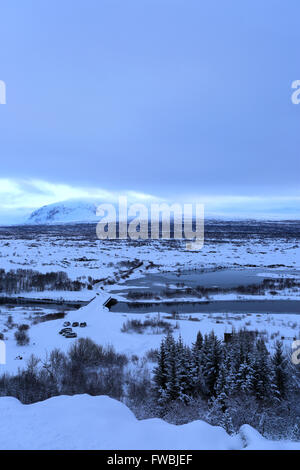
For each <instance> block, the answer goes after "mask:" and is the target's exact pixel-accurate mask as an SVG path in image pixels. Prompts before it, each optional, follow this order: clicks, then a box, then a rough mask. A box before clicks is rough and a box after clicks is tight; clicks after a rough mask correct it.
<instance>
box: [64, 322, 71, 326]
mask: <svg viewBox="0 0 300 470" xmlns="http://www.w3.org/2000/svg"><path fill="white" fill-rule="evenodd" d="M63 326H71V322H69V321H65V322H64V324H63Z"/></svg>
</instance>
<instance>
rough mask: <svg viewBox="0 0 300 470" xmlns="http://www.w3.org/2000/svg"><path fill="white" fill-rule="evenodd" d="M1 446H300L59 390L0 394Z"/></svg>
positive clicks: (248, 429)
mask: <svg viewBox="0 0 300 470" xmlns="http://www.w3.org/2000/svg"><path fill="white" fill-rule="evenodd" d="M0 416H1V422H0V449H108V450H109V449H119V450H122V449H181V450H188V449H216V450H218V449H228V450H229V449H241V448H243V447H245V445H246V448H248V449H292V448H293V449H295V448H298V449H300V444H295V443H288V442H271V441H267V440H266V439H264V438H262V436H261V435H260V434H259V433H258V432H257V431H255V430H254V429H252V428H251V427H250V426H247V425H245V426H243V427H242V428H241V433H240V435H237V436H229V435H228V434H227V433H226V432H225V430H224V429H222V428H221V427H215V426H211V425H209V424H207V423H205V422H204V421H193V422H192V423H188V424H185V425H182V426H175V425H173V424H168V423H166V422H165V421H162V420H160V419H148V420H142V421H138V420H137V419H136V418H135V416H134V415H133V413H132V412H131V411H130V410H129V409H128V408H127V407H126V406H125V405H124V404H122V403H120V402H118V401H116V400H113V399H112V398H109V397H107V396H98V397H91V396H89V395H75V396H72V397H70V396H60V397H54V398H50V399H49V400H46V401H43V402H39V403H35V404H33V405H22V404H21V403H20V402H19V401H18V400H17V399H15V398H8V397H4V398H0Z"/></svg>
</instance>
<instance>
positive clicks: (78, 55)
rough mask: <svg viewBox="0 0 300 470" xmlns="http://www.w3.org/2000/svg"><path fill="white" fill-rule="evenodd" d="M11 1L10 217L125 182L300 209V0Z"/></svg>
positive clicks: (2, 196) (172, 194) (4, 193)
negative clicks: (299, 95)
mask: <svg viewBox="0 0 300 470" xmlns="http://www.w3.org/2000/svg"><path fill="white" fill-rule="evenodd" d="M0 7H1V11H0V15H1V26H0V80H3V81H5V82H6V86H7V104H6V105H0V132H1V138H0V158H1V166H0V168H1V172H0V221H1V220H2V219H3V217H4V215H5V217H8V218H10V219H13V218H14V217H15V216H16V215H18V216H20V215H21V214H22V213H23V211H25V212H26V211H27V212H28V211H29V210H31V209H32V208H35V207H39V206H40V205H43V204H47V203H51V202H55V201H59V200H62V199H67V198H70V197H84V196H89V197H92V196H97V197H98V196H102V195H103V196H105V197H106V198H109V195H110V192H113V193H116V192H118V191H122V192H124V191H125V192H126V191H135V192H137V193H142V194H150V195H154V196H158V197H163V198H168V199H170V200H173V199H174V200H175V199H178V198H180V199H182V200H183V201H190V200H192V199H198V200H200V202H201V200H203V201H204V202H206V203H207V204H208V207H209V209H212V210H215V211H216V212H218V213H222V212H223V211H224V213H226V211H227V212H228V213H237V214H241V215H243V214H244V215H247V213H249V214H250V213H251V214H255V213H257V214H262V213H270V214H272V213H274V214H275V213H276V214H279V213H280V214H282V215H283V216H285V215H286V216H289V215H290V214H297V213H298V210H299V200H300V199H299V198H300V188H299V174H300V158H299V152H300V105H299V106H296V105H293V104H292V102H291V94H292V89H291V84H292V82H293V81H294V80H297V79H300V60H299V55H300V54H299V44H300V27H299V26H300V25H299V18H300V16H299V14H300V2H299V0H287V1H283V0H280V1H278V0H244V1H241V0H226V1H223V0H205V1H201V0H44V1H41V0H26V2H25V1H20V0H10V1H9V2H1V4H0ZM1 214H2V215H1ZM3 214H4V215H3ZM1 217H2V219H1Z"/></svg>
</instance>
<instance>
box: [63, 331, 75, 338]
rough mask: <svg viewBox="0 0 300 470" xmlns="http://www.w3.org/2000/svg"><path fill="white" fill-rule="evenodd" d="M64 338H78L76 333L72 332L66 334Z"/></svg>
mask: <svg viewBox="0 0 300 470" xmlns="http://www.w3.org/2000/svg"><path fill="white" fill-rule="evenodd" d="M64 337H65V338H76V337H77V333H75V331H70V332H67V333H65V334H64Z"/></svg>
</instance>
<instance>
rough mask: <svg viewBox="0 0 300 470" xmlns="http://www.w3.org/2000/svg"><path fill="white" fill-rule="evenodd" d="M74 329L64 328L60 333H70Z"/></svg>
mask: <svg viewBox="0 0 300 470" xmlns="http://www.w3.org/2000/svg"><path fill="white" fill-rule="evenodd" d="M71 331H72V328H63V329H62V330H60V332H59V334H60V335H64V334H65V333H70V332H71Z"/></svg>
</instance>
